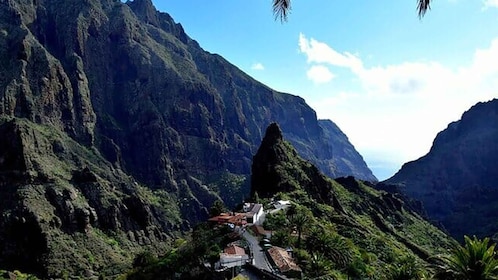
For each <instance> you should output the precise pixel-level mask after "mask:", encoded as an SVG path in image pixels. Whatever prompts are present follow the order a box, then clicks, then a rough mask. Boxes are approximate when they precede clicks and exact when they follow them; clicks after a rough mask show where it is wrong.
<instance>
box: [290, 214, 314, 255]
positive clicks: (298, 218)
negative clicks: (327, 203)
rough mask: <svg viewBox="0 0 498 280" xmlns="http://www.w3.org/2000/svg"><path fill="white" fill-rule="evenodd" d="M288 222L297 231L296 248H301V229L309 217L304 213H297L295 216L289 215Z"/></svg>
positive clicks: (308, 220)
mask: <svg viewBox="0 0 498 280" xmlns="http://www.w3.org/2000/svg"><path fill="white" fill-rule="evenodd" d="M289 222H290V224H291V225H293V226H294V227H295V228H296V230H297V247H301V237H302V234H303V229H304V226H306V225H308V223H309V222H310V216H309V215H308V214H307V213H305V212H302V211H298V212H297V213H296V214H295V215H289Z"/></svg>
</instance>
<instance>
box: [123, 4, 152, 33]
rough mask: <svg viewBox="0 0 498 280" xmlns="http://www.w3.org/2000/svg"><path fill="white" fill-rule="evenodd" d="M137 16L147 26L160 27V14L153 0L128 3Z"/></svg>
mask: <svg viewBox="0 0 498 280" xmlns="http://www.w3.org/2000/svg"><path fill="white" fill-rule="evenodd" d="M126 4H127V5H128V6H130V8H131V9H132V10H133V12H134V13H135V15H137V17H138V18H139V19H140V20H142V21H143V22H145V23H147V24H151V25H153V26H155V27H159V19H158V16H157V14H158V12H157V11H156V8H155V7H154V4H153V3H152V1H151V0H133V1H131V2H130V1H128V2H126Z"/></svg>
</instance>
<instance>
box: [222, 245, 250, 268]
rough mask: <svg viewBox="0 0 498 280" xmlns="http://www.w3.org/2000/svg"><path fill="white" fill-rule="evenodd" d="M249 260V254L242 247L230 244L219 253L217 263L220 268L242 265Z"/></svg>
mask: <svg viewBox="0 0 498 280" xmlns="http://www.w3.org/2000/svg"><path fill="white" fill-rule="evenodd" d="M248 261H249V256H248V255H247V254H246V252H245V251H244V249H243V248H241V247H239V246H236V245H231V246H228V247H227V248H225V249H224V250H223V253H221V254H220V263H219V265H220V266H221V267H222V268H231V267H237V266H243V265H244V264H245V263H246V262H248Z"/></svg>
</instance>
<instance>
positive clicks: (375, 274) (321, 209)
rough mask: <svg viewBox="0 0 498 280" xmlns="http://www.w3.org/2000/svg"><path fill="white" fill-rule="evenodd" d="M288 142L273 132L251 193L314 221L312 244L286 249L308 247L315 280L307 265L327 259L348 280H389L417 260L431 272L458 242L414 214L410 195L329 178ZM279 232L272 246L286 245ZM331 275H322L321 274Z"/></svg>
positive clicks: (308, 238)
mask: <svg viewBox="0 0 498 280" xmlns="http://www.w3.org/2000/svg"><path fill="white" fill-rule="evenodd" d="M284 138H285V137H284V136H283V135H282V132H281V130H280V128H279V126H278V125H277V124H271V125H270V126H269V127H268V129H267V131H266V135H265V137H264V139H263V141H262V143H261V146H260V147H259V149H258V152H257V153H256V155H255V156H254V158H253V165H252V177H251V179H252V180H251V182H252V184H251V191H252V193H253V194H254V196H255V197H259V198H260V199H266V198H270V199H283V200H289V201H291V202H292V203H293V205H294V209H295V210H294V212H295V213H294V214H290V212H289V211H290V210H289V211H288V212H287V214H286V215H287V216H288V217H289V215H290V216H292V215H300V214H301V215H305V216H306V217H307V218H306V219H305V220H306V224H305V226H304V227H303V229H302V230H303V231H304V232H305V234H303V236H304V237H303V239H304V242H303V243H302V244H301V245H299V241H297V242H296V241H295V240H294V241H293V239H292V238H289V239H288V240H287V241H283V244H280V245H279V246H283V247H284V248H285V247H286V246H289V245H292V246H296V247H299V248H300V249H299V250H298V249H295V251H297V252H298V257H297V258H298V260H299V261H300V262H301V263H302V265H303V266H304V267H305V268H306V267H307V269H308V270H306V269H305V273H306V274H307V276H309V277H316V275H313V274H311V273H312V272H311V271H312V268H313V266H308V265H307V264H310V263H313V262H314V260H315V259H316V256H317V255H321V254H323V255H322V257H323V256H325V258H326V259H328V261H331V262H332V267H334V268H335V269H336V270H337V271H336V272H335V273H337V274H332V275H335V277H336V278H337V279H346V275H343V274H348V275H347V277H350V276H352V277H353V278H354V276H356V277H359V279H361V277H367V276H368V277H370V278H372V279H391V278H389V277H388V276H389V275H390V273H391V272H392V271H391V269H392V268H396V267H398V268H399V267H400V266H402V265H403V263H404V262H405V261H406V260H407V259H412V260H415V261H414V263H416V264H419V266H420V267H419V268H420V269H422V270H423V269H424V268H422V267H427V265H428V263H430V261H431V259H430V257H431V256H434V255H435V254H438V253H441V252H443V251H444V250H446V249H445V248H448V247H451V246H452V244H455V241H454V240H453V239H452V238H451V237H449V236H447V235H446V234H445V233H443V232H442V231H441V230H439V229H438V228H436V227H435V226H433V225H432V224H430V223H429V222H427V221H426V220H425V219H424V218H422V217H421V216H420V215H419V214H418V213H417V212H416V211H414V208H413V207H412V206H411V203H408V202H405V201H404V200H403V198H402V196H400V195H397V194H392V193H389V192H386V191H381V190H377V189H375V188H374V185H373V184H368V183H365V182H362V181H359V180H356V179H355V178H353V177H341V178H336V179H335V180H332V179H330V178H327V177H326V176H324V175H323V174H322V173H321V172H320V171H319V170H318V168H317V167H315V166H314V165H313V164H312V163H310V162H309V161H306V160H304V159H302V158H301V157H300V156H299V155H298V153H297V151H296V150H295V149H294V148H293V147H292V145H291V144H290V143H289V142H287V141H286V140H285V139H284ZM256 193H257V194H258V195H257V196H256ZM271 218H272V216H271V215H270V217H268V216H267V220H268V219H269V220H271ZM289 220H291V221H292V217H291V218H289ZM298 220H299V219H298ZM278 221H279V224H282V222H281V220H278ZM291 223H292V222H291ZM296 227H297V226H296ZM272 230H273V232H272V238H273V236H276V237H275V238H274V239H272V242H282V241H281V240H280V239H278V238H280V236H281V235H282V231H283V232H285V230H286V229H285V227H284V228H280V227H278V228H277V229H275V228H273V229H272ZM323 236H329V237H330V238H333V239H334V240H335V241H334V242H335V245H334V246H335V247H334V246H332V247H331V248H329V247H327V246H329V242H332V241H330V240H328V241H327V238H323ZM315 238H317V240H315ZM341 240H342V242H341ZM315 242H316V243H315ZM344 244H348V245H344ZM333 248H335V249H333ZM302 250H304V251H305V252H303V251H302ZM334 250H337V251H338V252H337V255H335V254H334ZM312 256H315V257H312ZM367 256H375V261H369V258H368V257H367ZM415 266H416V265H415ZM346 267H347V268H346ZM412 270H413V271H415V269H413V268H412ZM362 271H363V272H362ZM366 271H370V272H371V274H368V273H367V272H366ZM360 272H361V273H365V274H361V273H360ZM324 274H326V272H325V271H323V270H322V271H321V272H320V273H319V274H318V275H319V276H322V275H324ZM339 275H341V276H339ZM359 275H360V276H359ZM393 279H395V278H393ZM400 279H407V278H400ZM414 279H415V278H414Z"/></svg>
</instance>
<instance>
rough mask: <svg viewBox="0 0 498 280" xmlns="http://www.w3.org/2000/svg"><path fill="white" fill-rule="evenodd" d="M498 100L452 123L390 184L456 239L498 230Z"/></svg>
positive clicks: (393, 178) (475, 106)
mask: <svg viewBox="0 0 498 280" xmlns="http://www.w3.org/2000/svg"><path fill="white" fill-rule="evenodd" d="M497 124H498V100H496V99H494V100H492V101H489V102H484V103H478V104H476V105H474V106H473V107H472V108H470V110H468V111H467V112H465V113H464V114H463V115H462V118H461V119H460V120H459V121H457V122H453V123H451V124H449V125H448V127H447V128H446V129H445V130H443V131H442V132H440V133H439V134H438V135H437V137H436V138H435V140H434V143H433V145H432V148H431V150H430V151H429V153H428V154H427V155H425V156H423V157H422V158H420V159H418V160H416V161H413V162H409V163H406V164H404V165H403V167H402V168H401V170H399V171H398V172H397V173H396V174H395V175H394V176H393V177H392V178H390V179H388V180H387V181H386V183H390V184H397V185H398V187H399V190H400V191H401V192H403V193H405V194H406V195H408V196H410V197H413V198H415V199H418V200H420V201H422V202H423V204H424V206H425V209H426V210H427V213H428V215H429V217H430V218H432V219H434V220H436V221H438V222H440V223H442V225H443V226H444V227H445V228H446V229H447V230H448V231H449V232H450V233H451V234H452V235H453V236H454V237H455V238H458V239H462V238H463V235H464V234H467V235H470V234H475V235H478V236H492V235H494V234H495V233H498V223H497V222H496V213H497V211H498V203H497V202H498V188H497V186H498V172H496V163H498V145H497V144H496V143H498V125H497Z"/></svg>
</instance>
